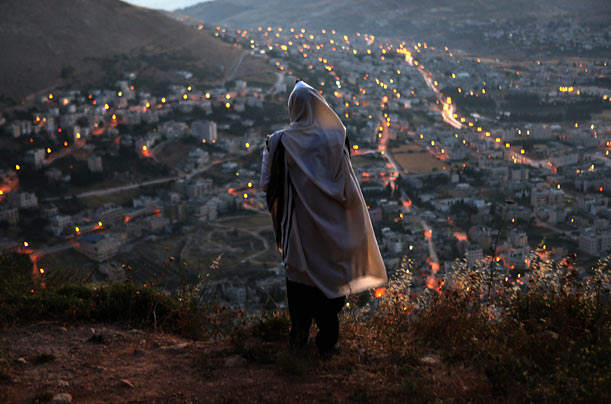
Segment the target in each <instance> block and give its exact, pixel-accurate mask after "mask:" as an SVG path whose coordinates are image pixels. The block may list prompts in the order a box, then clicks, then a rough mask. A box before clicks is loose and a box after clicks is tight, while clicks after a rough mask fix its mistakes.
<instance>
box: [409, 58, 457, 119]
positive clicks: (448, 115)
mask: <svg viewBox="0 0 611 404" xmlns="http://www.w3.org/2000/svg"><path fill="white" fill-rule="evenodd" d="M416 70H418V71H419V72H420V74H421V75H422V78H423V79H424V81H425V82H426V85H427V86H429V88H430V89H431V90H432V91H433V92H434V93H435V94H436V95H437V99H438V100H439V104H440V105H441V106H442V110H441V117H442V118H443V121H444V122H445V123H447V124H449V125H451V126H452V127H453V128H455V129H461V128H462V124H461V123H460V122H458V121H457V120H456V118H454V115H453V114H454V109H455V108H454V104H452V103H451V101H450V102H448V101H449V100H448V99H444V95H443V94H442V93H441V91H439V89H438V88H437V86H436V85H435V83H434V82H433V78H432V75H431V73H430V72H428V71H427V70H426V69H416Z"/></svg>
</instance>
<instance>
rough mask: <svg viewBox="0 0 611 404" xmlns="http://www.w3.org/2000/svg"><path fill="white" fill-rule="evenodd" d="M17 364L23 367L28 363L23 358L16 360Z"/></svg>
mask: <svg viewBox="0 0 611 404" xmlns="http://www.w3.org/2000/svg"><path fill="white" fill-rule="evenodd" d="M17 362H18V363H21V364H23V365H27V363H28V361H27V360H26V359H25V358H18V359H17Z"/></svg>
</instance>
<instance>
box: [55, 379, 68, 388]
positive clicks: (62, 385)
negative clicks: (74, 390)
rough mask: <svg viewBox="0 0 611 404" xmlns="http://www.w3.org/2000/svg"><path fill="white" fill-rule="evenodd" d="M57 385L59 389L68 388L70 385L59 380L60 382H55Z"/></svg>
mask: <svg viewBox="0 0 611 404" xmlns="http://www.w3.org/2000/svg"><path fill="white" fill-rule="evenodd" d="M57 385H58V386H59V387H68V386H70V383H68V382H67V381H65V380H61V379H60V380H58V381H57Z"/></svg>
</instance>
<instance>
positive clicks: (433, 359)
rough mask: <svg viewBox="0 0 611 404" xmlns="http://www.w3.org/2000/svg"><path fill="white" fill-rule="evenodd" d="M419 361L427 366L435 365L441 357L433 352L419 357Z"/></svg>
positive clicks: (439, 361)
mask: <svg viewBox="0 0 611 404" xmlns="http://www.w3.org/2000/svg"><path fill="white" fill-rule="evenodd" d="M420 363H421V364H423V365H427V366H437V365H439V364H440V363H441V359H439V356H437V355H435V354H427V355H424V356H423V357H422V358H420Z"/></svg>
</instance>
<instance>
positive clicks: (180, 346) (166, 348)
mask: <svg viewBox="0 0 611 404" xmlns="http://www.w3.org/2000/svg"><path fill="white" fill-rule="evenodd" d="M187 346H189V343H188V342H183V343H180V344H174V345H167V346H162V347H161V349H162V350H164V351H178V350H180V349H183V348H186V347H187Z"/></svg>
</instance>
